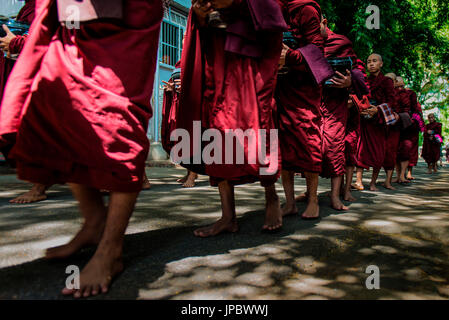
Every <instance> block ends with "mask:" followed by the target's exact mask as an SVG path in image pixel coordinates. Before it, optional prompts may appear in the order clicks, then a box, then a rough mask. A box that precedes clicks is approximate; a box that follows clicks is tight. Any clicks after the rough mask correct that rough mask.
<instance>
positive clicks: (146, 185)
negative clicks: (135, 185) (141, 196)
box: [142, 172, 151, 190]
mask: <svg viewBox="0 0 449 320" xmlns="http://www.w3.org/2000/svg"><path fill="white" fill-rule="evenodd" d="M149 189H151V183H150V179H148V176H147V173H146V172H144V173H143V185H142V190H149Z"/></svg>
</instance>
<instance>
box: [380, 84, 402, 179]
mask: <svg viewBox="0 0 449 320" xmlns="http://www.w3.org/2000/svg"><path fill="white" fill-rule="evenodd" d="M401 99H402V97H401V95H400V92H399V90H397V89H396V88H394V104H393V105H390V107H392V109H393V111H394V112H396V113H399V112H402V111H401V107H400V102H401ZM386 134H387V138H386V141H385V143H386V145H385V159H384V163H383V167H384V169H385V170H393V169H394V168H395V167H396V163H397V159H398V150H399V142H400V137H401V122H400V121H398V122H396V123H395V124H393V125H389V126H387V128H386Z"/></svg>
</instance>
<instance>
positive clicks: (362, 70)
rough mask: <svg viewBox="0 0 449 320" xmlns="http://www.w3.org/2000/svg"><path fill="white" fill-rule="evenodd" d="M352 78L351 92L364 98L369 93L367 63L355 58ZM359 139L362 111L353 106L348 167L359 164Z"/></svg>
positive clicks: (347, 143) (347, 146)
mask: <svg viewBox="0 0 449 320" xmlns="http://www.w3.org/2000/svg"><path fill="white" fill-rule="evenodd" d="M352 78H353V79H352V87H351V90H350V91H351V94H354V95H356V96H357V97H358V98H359V99H363V97H364V96H367V95H368V94H369V84H368V77H367V75H366V67H365V64H364V63H363V61H361V60H360V59H356V60H355V63H354V66H353V70H352ZM359 139H360V113H359V110H358V109H357V107H356V106H353V107H352V108H351V109H349V114H348V121H347V124H346V137H345V159H346V166H347V167H355V166H356V165H357V156H358V152H357V148H358V145H359Z"/></svg>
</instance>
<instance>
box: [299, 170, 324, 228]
mask: <svg viewBox="0 0 449 320" xmlns="http://www.w3.org/2000/svg"><path fill="white" fill-rule="evenodd" d="M305 176H306V182H307V194H308V196H309V198H308V203H307V208H306V211H304V213H303V214H302V218H305V219H313V218H318V217H319V216H320V206H319V205H318V173H312V172H305Z"/></svg>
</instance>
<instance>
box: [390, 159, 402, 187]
mask: <svg viewBox="0 0 449 320" xmlns="http://www.w3.org/2000/svg"><path fill="white" fill-rule="evenodd" d="M395 169H396V178H395V179H393V180H391V183H399V182H400V180H401V165H400V163H396V167H395Z"/></svg>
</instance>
